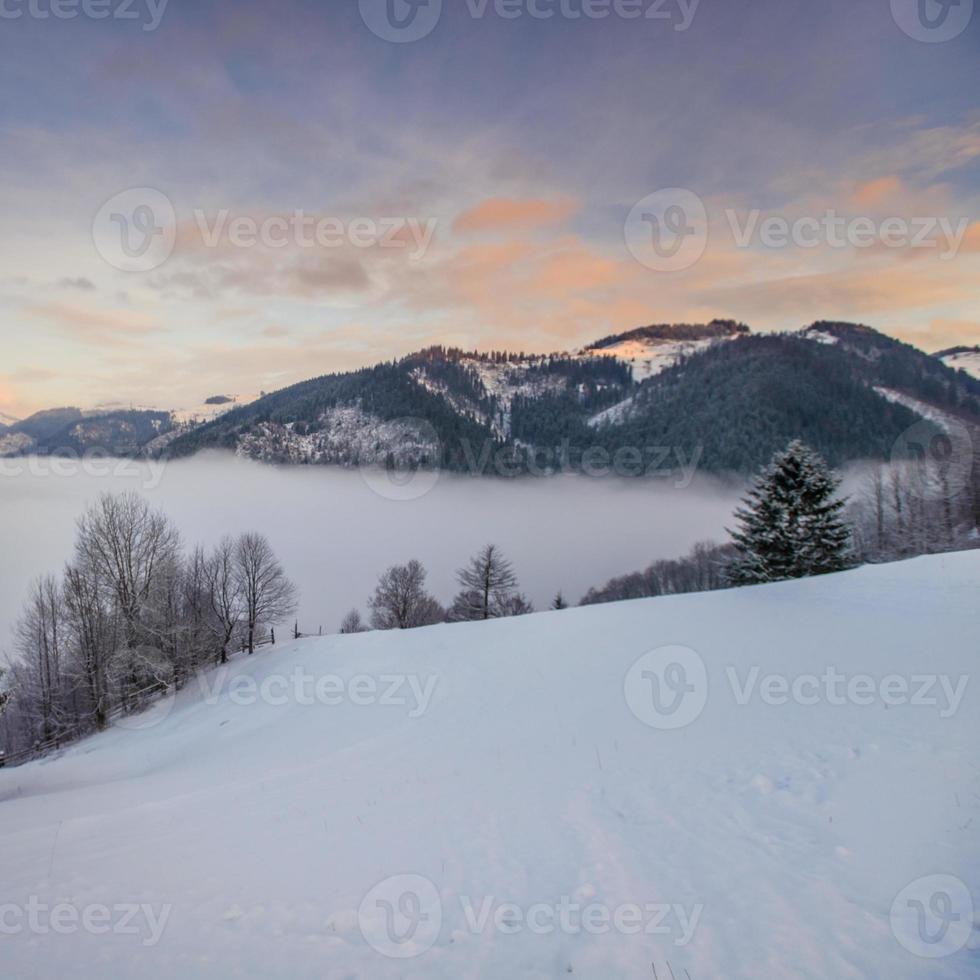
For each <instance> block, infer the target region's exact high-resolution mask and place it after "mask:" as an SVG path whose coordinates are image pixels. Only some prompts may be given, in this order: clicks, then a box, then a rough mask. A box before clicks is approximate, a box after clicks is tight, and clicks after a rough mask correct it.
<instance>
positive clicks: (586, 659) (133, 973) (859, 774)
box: [0, 552, 980, 980]
mask: <svg viewBox="0 0 980 980" xmlns="http://www.w3.org/2000/svg"><path fill="white" fill-rule="evenodd" d="M978 594H980V552H972V553H961V554H954V555H948V556H936V557H928V558H917V559H914V560H911V561H908V562H905V563H902V564H893V565H883V566H878V567H866V568H862V569H859V570H856V571H853V572H847V573H843V574H839V575H833V576H825V577H822V578H817V579H811V580H807V581H798V582H789V583H782V584H778V585H772V586H762V587H754V588H748V589H739V590H732V591H728V592H717V593H711V594H703V595H686V596H675V597H670V598H661V599H650V600H640V601H634V602H625V603H618V604H614V605H609V606H598V607H588V608H581V609H570V610H565V611H562V612H557V613H543V614H538V615H535V616H529V617H524V618H520V619H509V620H500V621H496V622H490V623H487V624H483V623H479V624H461V625H453V626H438V627H432V628H428V629H423V630H416V631H412V632H408V633H367V634H362V635H357V636H348V637H324V638H322V639H310V640H301V641H298V642H292V641H291V642H287V643H283V644H281V645H280V646H279V647H278V648H276V649H275V650H274V651H273V652H270V651H268V650H266V651H263V652H261V653H259V654H257V655H256V656H255V657H253V658H251V659H249V658H239V659H237V660H236V661H235V662H234V663H233V664H232V665H231V666H230V668H228V669H227V671H226V672H225V673H223V674H218V673H214V674H210V675H208V676H207V677H205V678H204V679H203V681H204V683H203V686H202V685H201V684H198V683H194V684H193V685H192V686H191V687H190V688H188V689H185V690H184V691H183V692H181V694H180V695H179V696H178V698H177V699H176V701H175V702H174V703H173V704H172V705H169V706H165V710H164V711H162V712H161V713H160V714H159V715H154V714H151V715H148V716H145V717H144V718H143V719H142V722H144V723H145V727H143V728H142V730H137V731H131V730H123V729H115V730H112V731H110V732H107V733H105V734H103V735H101V736H98V737H96V738H93V739H90V740H88V741H87V742H85V743H83V744H81V745H78V746H76V747H74V748H72V749H71V750H69V751H66V752H65V753H64V754H63V755H62V756H61V757H60V758H57V759H51V760H48V761H45V762H39V763H34V764H31V765H29V766H24V767H21V768H17V769H7V770H0V933H3V934H2V935H0V957H2V960H0V962H2V967H0V973H2V975H3V976H4V977H12V978H13V977H16V978H18V980H27V978H45V980H47V978H50V977H60V976H64V977H72V978H80V980H87V978H103V977H112V978H131V977H132V978H140V980H155V978H161V980H162V978H167V980H169V978H172V977H181V978H188V980H194V978H201V977H217V978H222V980H224V978H272V977H289V978H290V980H297V978H307V977H308V978H314V977H315V978H318V980H322V978H336V980H341V978H343V980H352V978H370V980H377V978H381V980H383V978H404V980H409V978H423V977H425V978H430V977H432V978H446V980H449V978H452V980H465V978H488V980H524V978H531V980H535V978H538V980H543V978H558V977H568V976H573V977H582V978H595V980H619V978H634V977H638V978H639V977H651V978H660V980H663V978H669V977H671V976H673V977H674V978H676V980H688V978H689V980H721V978H724V980H737V978H751V980H763V978H764V980H777V978H794V980H817V978H819V980H855V978H884V977H887V978H889V980H908V978H925V977H928V978H937V980H954V978H956V980H961V978H965V977H975V976H980V948H978V932H977V931H976V928H975V923H976V919H975V915H976V912H975V909H976V908H980V890H978V885H980V836H978V829H980V750H978V745H980V710H978V708H980V705H978V698H980V693H978V691H980V689H978V686H977V684H976V680H975V678H974V677H973V673H974V671H975V669H976V665H977V655H978V638H980V607H978V602H977V597H978ZM971 892H972V895H971ZM59 907H60V908H59ZM93 909H94V910H95V912H93ZM124 916H128V919H127V920H126V921H125V922H123V921H122V920H123V917H124ZM56 925H57V927H58V930H60V934H59V933H58V932H56V930H55V926H56ZM107 930H108V931H107ZM127 930H135V932H131V931H127ZM97 932H98V933H100V934H96V933H97ZM936 954H944V955H936ZM668 964H669V966H668ZM654 971H656V972H654ZM668 971H670V972H668Z"/></svg>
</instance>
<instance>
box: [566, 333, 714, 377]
mask: <svg viewBox="0 0 980 980" xmlns="http://www.w3.org/2000/svg"><path fill="white" fill-rule="evenodd" d="M732 339H734V338H733V337H706V338H704V339H702V340H659V339H655V338H630V339H625V340H622V341H619V342H618V343H613V344H610V345H609V346H608V347H587V348H585V349H583V350H581V351H579V352H578V356H579V357H615V358H617V359H618V360H620V361H625V362H626V363H627V364H629V365H630V367H631V368H632V371H633V380H634V381H644V380H646V379H647V378H652V377H653V376H654V375H656V374H660V372H661V371H665V370H666V369H667V368H669V367H673V366H674V365H675V364H676V363H677V362H678V361H679V360H680V359H681V358H682V357H689V356H690V355H691V354H697V353H699V352H700V351H703V350H706V349H707V348H709V347H710V346H711V345H712V344H716V343H719V344H720V343H725V342H726V341H728V340H732Z"/></svg>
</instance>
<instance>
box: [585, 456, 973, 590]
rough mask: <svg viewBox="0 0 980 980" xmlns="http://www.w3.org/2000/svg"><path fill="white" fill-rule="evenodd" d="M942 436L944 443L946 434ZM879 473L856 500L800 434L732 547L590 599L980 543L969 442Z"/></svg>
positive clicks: (758, 578) (741, 512)
mask: <svg viewBox="0 0 980 980" xmlns="http://www.w3.org/2000/svg"><path fill="white" fill-rule="evenodd" d="M940 441H941V440H940ZM965 442H966V440H965V439H964V445H963V446H959V447H957V449H958V451H951V452H950V453H949V454H948V455H947V456H945V457H943V456H942V455H941V454H939V453H937V454H936V455H937V456H938V458H934V457H930V456H928V455H926V454H922V455H921V456H920V457H919V458H914V459H906V460H904V461H901V462H898V463H894V464H892V465H889V466H878V467H876V468H874V469H872V470H870V471H869V473H868V475H867V476H866V477H865V479H864V480H863V483H862V486H861V488H860V490H859V491H858V492H857V493H856V494H855V495H854V496H852V497H851V498H849V499H848V498H842V497H841V496H840V495H839V492H838V491H839V487H840V480H839V478H838V477H837V476H835V475H834V474H833V472H832V471H831V470H830V468H829V467H828V466H827V465H826V463H825V462H824V460H823V459H822V457H820V455H819V454H817V453H815V452H814V451H813V450H812V449H810V448H809V447H808V446H806V445H805V444H803V443H802V442H800V441H798V440H795V441H794V442H792V443H790V445H789V446H788V447H787V448H786V449H785V450H783V451H782V452H780V453H777V454H776V455H775V456H774V457H773V460H772V462H771V463H770V464H769V466H767V467H765V468H764V469H763V470H762V471H761V472H760V473H759V474H757V475H756V477H755V479H754V480H753V483H752V486H751V487H750V489H749V491H748V493H747V494H746V496H745V498H744V500H743V503H742V506H741V507H739V508H738V509H737V510H736V511H735V514H734V518H735V523H736V525H737V526H736V528H735V529H734V530H732V531H730V532H729V533H730V534H731V541H730V542H729V543H728V544H715V543H713V542H710V541H707V542H701V543H699V544H697V545H695V546H694V548H693V550H692V551H691V552H690V554H688V555H687V556H686V557H684V558H679V559H671V560H661V561H656V562H654V563H653V564H651V565H650V566H648V567H647V568H646V569H645V570H643V571H642V572H632V573H630V574H627V575H621V576H618V577H617V578H613V579H610V580H609V581H608V582H606V584H605V585H603V586H600V587H596V588H591V589H589V591H588V592H587V593H586V594H585V596H584V597H583V599H582V602H581V604H582V605H591V604H594V603H599V602H616V601H619V600H622V599H641V598H648V597H653V596H660V595H672V594H676V593H682V592H708V591H711V590H713V589H725V588H730V587H732V586H737V585H749V584H754V583H758V582H776V581H782V580H784V579H788V578H802V577H804V576H810V575H819V574H823V573H826V572H832V571H839V570H842V569H844V568H849V567H853V566H855V565H860V564H866V563H869V562H887V561H898V560H901V559H903V558H911V557H914V556H916V555H925V554H936V553H940V552H946V551H960V550H965V549H969V548H978V547H980V454H978V452H977V451H976V450H973V448H972V444H971V446H970V447H967V446H966V445H965Z"/></svg>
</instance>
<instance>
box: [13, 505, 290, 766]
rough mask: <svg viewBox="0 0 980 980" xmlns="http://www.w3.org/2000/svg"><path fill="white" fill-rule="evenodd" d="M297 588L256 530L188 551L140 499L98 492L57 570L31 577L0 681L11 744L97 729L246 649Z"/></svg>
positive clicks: (284, 610) (278, 617)
mask: <svg viewBox="0 0 980 980" xmlns="http://www.w3.org/2000/svg"><path fill="white" fill-rule="evenodd" d="M295 596H296V592H295V588H294V586H293V585H292V583H291V582H290V581H289V579H288V578H287V577H286V574H285V572H284V570H283V568H282V566H281V565H280V563H279V561H278V559H277V558H276V556H275V554H274V553H273V551H272V548H271V546H270V545H269V542H268V541H267V540H266V539H265V538H264V537H263V536H262V535H261V534H256V533H247V534H242V535H240V536H238V537H237V538H232V537H225V538H223V539H222V540H221V541H219V542H218V544H217V545H216V546H215V547H214V548H212V549H210V550H206V549H204V548H201V547H196V548H194V549H193V550H192V551H191V552H190V554H185V553H184V551H183V549H182V545H181V539H180V534H179V532H178V531H177V529H176V527H175V526H174V525H173V523H172V522H171V521H170V519H169V518H168V517H166V516H165V515H164V514H162V513H161V512H159V511H157V510H154V509H153V508H152V507H150V505H149V504H148V503H147V501H146V500H145V499H144V498H142V497H140V496H139V495H138V494H135V493H129V494H121V495H110V494H106V495H103V496H102V497H100V498H99V499H98V501H96V502H95V503H94V504H93V505H92V506H91V507H89V509H88V510H86V512H85V513H84V514H83V515H82V517H81V518H80V519H79V521H78V535H77V539H76V543H75V549H74V553H73V555H72V558H71V560H70V561H69V562H68V564H67V565H66V567H65V569H64V572H63V574H62V575H61V577H60V578H58V577H56V576H52V575H48V576H45V577H43V578H40V579H38V580H37V581H35V582H33V583H32V584H31V586H30V589H29V592H28V597H27V602H26V604H25V607H24V610H23V612H22V614H21V616H20V618H19V620H18V622H17V625H16V628H15V636H14V657H15V659H14V660H13V663H12V665H11V666H10V668H9V670H8V671H7V674H6V677H5V678H4V682H3V685H4V691H5V698H6V705H5V709H4V710H3V712H2V713H0V725H2V726H3V731H0V734H2V735H3V736H4V737H3V739H2V741H3V742H4V743H5V744H6V745H7V749H8V753H9V752H11V751H16V750H17V749H18V748H29V747H31V746H34V745H37V744H47V743H51V742H57V741H59V740H67V739H70V738H72V737H75V736H76V735H79V734H83V733H84V732H86V731H91V730H100V729H102V728H105V726H106V724H107V723H108V720H109V718H110V716H111V715H112V714H114V713H115V712H118V711H122V712H130V711H135V710H138V709H139V708H140V707H141V706H142V705H144V704H145V703H146V701H147V699H149V698H152V697H153V696H154V695H155V694H157V693H158V692H161V691H164V690H167V689H168V688H170V687H171V686H173V687H177V688H179V687H181V686H183V684H184V683H186V681H187V679H188V678H189V677H190V676H191V675H192V674H193V673H194V671H196V670H198V669H200V668H202V667H204V666H208V665H211V664H215V663H224V662H225V661H227V659H228V655H229V653H230V652H231V651H233V650H234V649H238V648H240V649H243V650H247V651H248V652H249V653H252V652H253V651H254V649H255V646H256V643H257V642H258V641H259V639H260V638H261V637H262V636H263V635H264V631H265V629H266V628H267V627H270V626H271V625H272V624H274V623H277V622H280V621H282V620H284V619H285V618H286V617H288V616H290V615H291V614H292V612H293V611H294V609H295V605H296V601H295Z"/></svg>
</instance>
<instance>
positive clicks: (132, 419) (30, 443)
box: [0, 408, 174, 456]
mask: <svg viewBox="0 0 980 980" xmlns="http://www.w3.org/2000/svg"><path fill="white" fill-rule="evenodd" d="M173 428H174V425H173V420H172V418H171V416H170V413H169V412H156V411H143V410H131V409H114V410H105V411H101V410H100V411H89V412H83V411H81V410H80V409H78V408H53V409H48V410H47V411H43V412H37V413H35V414H34V415H31V416H29V417H28V418H26V419H23V420H21V421H17V422H14V423H13V424H11V425H10V426H7V427H6V428H3V429H0V456H18V455H23V454H25V453H36V454H38V455H55V456H81V455H84V454H86V453H90V452H99V453H103V454H107V455H111V456H136V455H139V454H141V453H142V452H143V450H144V449H145V447H146V446H147V445H148V444H150V443H151V442H152V441H153V440H154V439H157V438H159V437H160V436H163V435H166V434H167V433H169V432H171V431H172V430H173Z"/></svg>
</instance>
